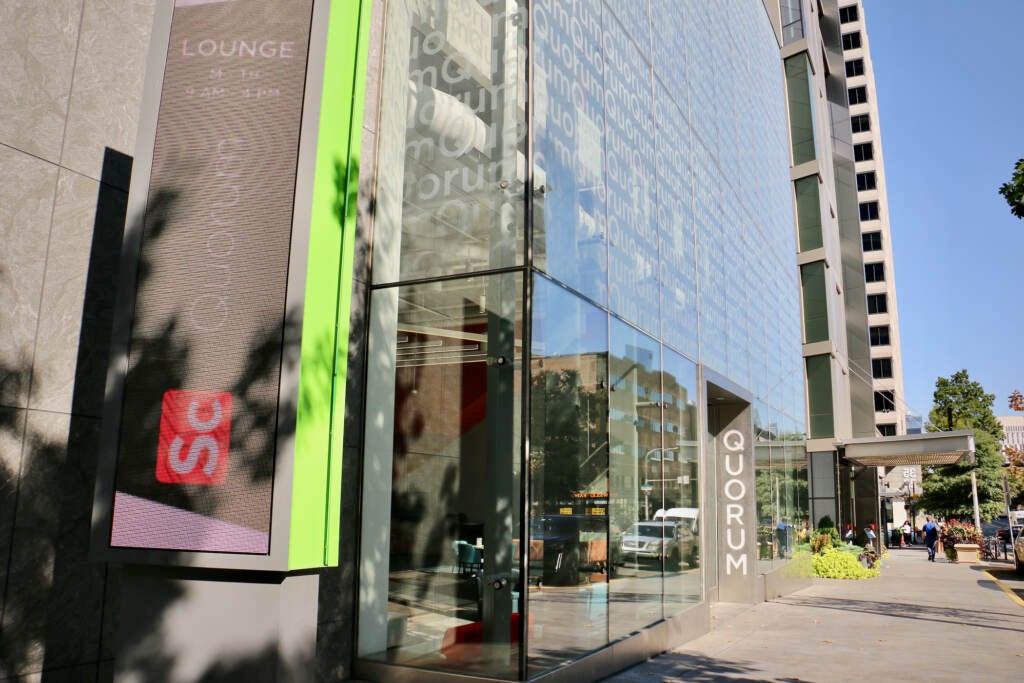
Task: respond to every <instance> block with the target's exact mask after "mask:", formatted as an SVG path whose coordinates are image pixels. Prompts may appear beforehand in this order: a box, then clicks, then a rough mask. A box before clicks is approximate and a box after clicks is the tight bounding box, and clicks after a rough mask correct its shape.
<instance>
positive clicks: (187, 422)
mask: <svg viewBox="0 0 1024 683" xmlns="http://www.w3.org/2000/svg"><path fill="white" fill-rule="evenodd" d="M230 443H231V394H230V393H229V392H226V391H181V390H177V389H171V390H169V391H166V392H164V398H163V402H162V404H161V411H160V441H159V444H158V446H157V456H156V478H157V481H160V482H163V483H165V484H199V485H201V486H217V485H219V484H223V483H224V480H225V479H226V478H227V474H228V447H229V446H230Z"/></svg>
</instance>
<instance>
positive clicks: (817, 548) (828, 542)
mask: <svg viewBox="0 0 1024 683" xmlns="http://www.w3.org/2000/svg"><path fill="white" fill-rule="evenodd" d="M832 547H833V545H832V538H831V537H830V536H829V535H828V534H820V533H819V534H818V535H817V536H814V537H813V538H811V552H812V553H814V554H815V555H817V554H819V553H820V552H821V551H822V550H824V549H825V548H832Z"/></svg>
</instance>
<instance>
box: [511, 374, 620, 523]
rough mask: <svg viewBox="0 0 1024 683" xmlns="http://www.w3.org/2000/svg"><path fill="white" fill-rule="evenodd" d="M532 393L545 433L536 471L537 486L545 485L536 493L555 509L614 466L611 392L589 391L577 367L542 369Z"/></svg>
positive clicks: (536, 428)
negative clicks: (608, 425) (609, 420)
mask: <svg viewBox="0 0 1024 683" xmlns="http://www.w3.org/2000/svg"><path fill="white" fill-rule="evenodd" d="M532 397H533V404H534V405H533V415H534V417H533V420H534V424H533V433H534V436H535V437H538V436H539V437H540V438H539V439H538V441H537V442H535V444H534V450H533V451H532V453H531V454H530V471H531V475H532V477H533V479H532V481H533V482H535V484H534V485H536V484H539V485H541V486H543V490H542V491H535V492H534V494H533V496H532V497H533V499H534V500H540V501H542V502H543V503H544V504H545V505H546V506H547V507H549V508H553V507H556V506H560V505H568V504H571V502H572V500H573V498H572V494H573V492H576V491H581V490H584V489H586V488H588V487H589V486H590V484H591V483H592V482H593V481H594V480H595V479H597V478H598V477H604V476H605V475H606V473H607V471H608V455H607V450H608V449H607V446H608V441H607V435H606V433H605V429H604V420H605V415H606V412H607V405H606V400H607V399H606V395H605V392H604V391H603V390H601V389H598V390H595V391H588V390H586V389H585V388H584V387H583V382H582V379H581V376H580V372H579V371H577V370H542V371H540V372H539V373H536V374H535V375H534V377H533V393H532ZM538 421H542V423H541V424H538ZM588 436H589V438H587V437H588ZM547 511H548V512H552V511H554V510H550V509H549V510H547Z"/></svg>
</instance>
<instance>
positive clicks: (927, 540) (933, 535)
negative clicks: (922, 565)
mask: <svg viewBox="0 0 1024 683" xmlns="http://www.w3.org/2000/svg"><path fill="white" fill-rule="evenodd" d="M921 530H922V531H924V544H925V545H926V546H928V561H929V562H934V561H935V546H936V545H937V544H938V542H939V525H938V524H936V523H935V520H933V519H932V518H931V517H928V521H926V522H925V523H924V527H923V528H922V529H921Z"/></svg>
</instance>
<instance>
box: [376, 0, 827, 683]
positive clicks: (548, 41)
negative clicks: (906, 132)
mask: <svg viewBox="0 0 1024 683" xmlns="http://www.w3.org/2000/svg"><path fill="white" fill-rule="evenodd" d="M382 11H384V12H385V17H384V21H383V25H384V27H385V29H384V32H383V37H382V40H381V44H380V45H379V47H380V50H381V57H380V59H381V72H380V81H379V84H378V85H377V87H378V88H379V100H380V103H381V106H380V115H379V119H378V120H377V121H376V122H374V123H373V127H374V128H375V131H376V140H377V145H376V157H375V160H374V164H373V168H374V169H375V170H374V173H373V182H372V197H371V202H372V205H373V217H372V241H371V243H370V245H369V246H370V248H371V256H370V258H371V263H372V267H371V272H372V279H371V283H370V293H369V297H368V301H369V307H368V311H367V321H368V322H367V327H368V342H367V357H366V393H365V436H364V443H363V467H362V471H363V485H362V486H363V487H362V519H361V549H360V555H359V557H360V559H359V563H358V566H359V577H358V585H359V590H358V603H359V604H358V610H357V611H358V624H357V653H356V654H357V657H358V658H360V659H362V660H364V661H368V662H375V663H382V664H392V665H400V666H405V667H414V668H416V669H420V670H424V669H425V670H432V671H439V672H452V673H462V674H471V675H475V676H484V677H489V678H497V679H508V680H518V679H524V678H531V677H535V676H539V675H542V674H545V673H547V672H550V671H552V670H554V669H558V668H560V667H563V666H566V665H569V664H571V663H572V662H574V661H576V660H579V659H581V658H583V657H585V656H586V655H588V654H590V653H593V652H596V651H599V650H601V649H602V648H605V647H606V646H608V645H610V644H613V643H616V642H619V641H623V640H625V639H628V638H630V637H631V636H634V635H636V634H638V633H640V632H641V631H642V630H644V629H645V628H648V627H651V626H652V625H655V624H658V623H660V622H664V621H667V620H686V619H687V618H688V616H687V615H688V614H692V613H693V610H694V609H697V608H699V607H700V606H706V605H707V603H708V602H709V601H711V600H715V599H718V597H719V596H720V595H721V596H722V598H723V599H725V597H726V588H725V584H724V583H723V581H724V579H723V580H720V578H719V577H728V576H731V575H732V573H733V571H734V570H737V571H738V568H739V564H738V563H733V562H734V560H735V558H733V557H732V556H728V555H727V553H728V551H729V550H730V549H732V550H739V549H741V548H746V547H748V546H749V547H751V548H754V549H755V550H754V552H756V557H753V558H752V564H754V565H756V566H752V567H750V568H749V569H750V570H751V572H752V573H767V572H771V571H773V570H774V569H776V568H778V567H780V566H782V565H784V564H786V563H787V562H788V561H789V559H790V558H791V557H792V552H793V547H794V545H795V543H796V542H797V540H798V539H799V537H800V535H801V533H802V531H803V529H804V528H805V525H806V520H807V517H808V513H807V470H806V456H805V452H804V447H803V441H804V438H805V437H804V432H805V431H806V430H805V414H806V413H805V398H804V382H803V372H804V366H803V361H802V359H801V346H800V345H801V341H802V332H803V331H804V327H805V324H804V321H803V320H802V319H801V313H800V296H801V286H803V291H804V294H805V296H808V295H809V293H810V292H811V288H812V285H813V284H814V282H815V281H814V280H813V273H811V272H808V273H805V274H804V275H803V276H802V278H801V273H800V271H799V270H798V268H797V267H796V263H795V259H794V255H795V253H796V250H797V247H796V235H797V233H796V231H795V229H794V215H795V214H794V198H793V190H792V183H791V181H790V172H789V166H790V161H791V158H790V150H791V149H795V145H796V140H795V136H796V135H797V133H798V129H797V128H795V127H794V128H793V129H792V130H790V124H789V122H788V120H787V99H786V92H787V91H786V80H787V79H789V81H791V85H792V81H793V80H794V79H798V78H799V77H800V74H799V73H790V71H789V70H788V69H787V68H784V66H783V63H782V61H781V60H780V56H779V49H780V45H779V40H778V39H777V37H776V32H775V30H774V29H773V27H772V23H771V18H770V16H769V14H768V13H767V12H766V9H765V5H764V3H763V2H762V1H761V0H737V1H735V2H728V3H721V2H711V1H707V2H698V3H692V2H691V3H682V2H677V1H670V0H643V1H637V2H628V3H627V2H602V1H600V0H579V1H575V2H568V1H563V0H534V1H533V2H526V0H501V1H496V2H492V1H489V0H445V1H441V0H439V1H436V2H423V1H416V0H393V1H391V2H388V3H386V4H384V5H383V9H382ZM791 133H792V135H793V136H794V142H793V144H794V147H793V148H791V146H790V140H789V137H788V136H789V135H790V134H791ZM811 154H813V138H812V139H811ZM812 189H813V188H812ZM814 324H815V325H819V326H820V325H823V324H825V325H827V321H820V322H819V321H815V322H814ZM806 327H807V330H806V331H807V333H808V334H811V333H812V322H811V321H807V322H806ZM712 394H714V396H712ZM726 395H727V396H728V397H729V398H728V400H726V404H728V405H731V406H733V408H735V409H737V410H740V409H741V410H742V411H743V412H744V414H745V415H748V416H749V417H748V419H747V421H746V422H745V423H743V424H745V425H746V426H745V427H742V428H740V429H739V431H738V433H739V435H740V436H739V437H737V438H739V440H740V441H739V442H737V441H736V440H735V439H734V440H733V441H732V443H740V442H742V443H747V442H749V445H750V446H751V448H750V453H751V454H752V455H751V462H750V466H751V467H750V470H751V471H750V474H751V475H752V476H751V477H750V479H744V480H742V481H741V480H739V479H729V477H730V476H732V475H734V474H736V471H734V467H735V465H734V464H733V465H731V464H730V459H729V456H728V451H729V446H728V443H730V442H729V441H728V440H727V441H726V442H725V443H726V448H725V450H722V448H721V439H719V440H717V441H716V438H715V435H716V434H717V433H718V432H719V431H720V430H719V426H718V425H719V424H721V425H726V424H727V423H728V419H725V418H723V417H721V416H722V415H723V414H724V413H721V411H722V408H721V407H716V406H713V405H712V401H713V400H724V399H723V398H722V397H723V396H726ZM730 424H732V423H730ZM733 431H736V429H733ZM737 448H739V446H737ZM719 453H721V454H722V455H719ZM737 476H738V475H737ZM744 476H746V475H744ZM720 482H721V483H723V485H724V486H723V487H719V483H720ZM734 483H735V486H732V487H731V488H730V485H732V484H734ZM741 489H742V491H743V493H742V495H741V494H740V490H741ZM733 493H735V494H736V496H735V497H733ZM747 500H749V501H750V502H751V503H752V505H751V507H752V509H751V510H749V511H748V510H747V509H746V507H744V505H745V501H747ZM741 518H742V521H741V524H740V525H739V527H738V528H737V529H733V528H732V527H731V526H730V525H731V524H732V522H733V521H736V520H741ZM745 520H750V522H749V523H747V522H746V521H745ZM727 527H728V531H729V533H726V528H727ZM755 529H756V530H755ZM734 531H735V532H736V533H735V534H734V533H733V532H734ZM726 557H729V558H730V559H728V560H725V559H722V558H726ZM747 568H748V567H747V565H746V564H744V565H743V570H744V573H746V570H747Z"/></svg>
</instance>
